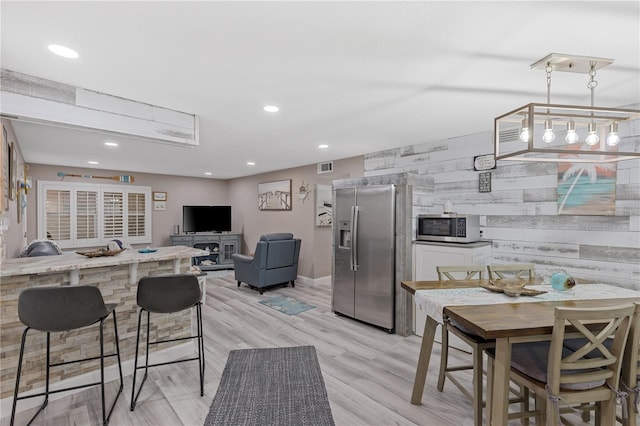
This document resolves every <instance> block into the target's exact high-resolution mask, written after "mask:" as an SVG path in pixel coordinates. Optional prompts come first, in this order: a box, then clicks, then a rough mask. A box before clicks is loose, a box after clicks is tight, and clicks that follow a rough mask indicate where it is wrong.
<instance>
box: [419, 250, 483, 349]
mask: <svg viewBox="0 0 640 426" xmlns="http://www.w3.org/2000/svg"><path fill="white" fill-rule="evenodd" d="M490 262H491V243H490V242H488V241H481V242H475V243H469V244H458V243H435V242H434V243H427V242H416V243H415V244H414V245H413V267H414V271H413V280H414V281H431V280H437V279H438V273H437V272H436V266H438V265H443V266H444V265H488V264H489V263H490ZM485 275H486V274H485ZM413 312H414V322H413V329H414V330H415V333H416V334H417V335H418V336H422V334H423V332H424V320H425V314H424V312H422V311H420V310H419V309H418V308H417V306H415V305H414V309H413ZM438 337H439V336H438ZM438 340H439V339H438ZM454 346H456V345H454Z"/></svg>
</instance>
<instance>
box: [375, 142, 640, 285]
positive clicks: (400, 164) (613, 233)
mask: <svg viewBox="0 0 640 426" xmlns="http://www.w3.org/2000/svg"><path fill="white" fill-rule="evenodd" d="M636 149H637V147H636ZM489 153H493V133H492V131H486V132H481V133H476V134H473V135H468V136H461V137H455V138H451V139H446V140H442V141H435V142H427V143H423V144H420V145H411V146H405V147H402V148H397V149H391V150H386V151H380V152H374V153H371V154H367V155H365V161H364V168H365V173H364V174H365V176H375V175H384V174H389V173H401V172H409V173H416V174H420V175H429V176H431V177H433V179H434V192H433V194H428V193H425V194H422V195H420V194H414V195H415V196H414V213H413V216H414V218H415V216H417V215H418V214H421V213H436V214H437V213H442V212H443V205H444V203H445V201H447V200H451V202H452V203H453V206H454V210H455V211H456V212H458V213H469V214H479V215H481V218H480V220H481V222H480V223H481V225H482V231H483V238H485V239H489V240H492V262H493V263H514V262H533V263H535V264H536V270H537V271H538V274H539V275H548V274H550V273H552V272H553V271H555V270H565V271H566V272H567V273H569V274H571V275H573V276H575V277H580V278H586V279H592V280H596V281H601V282H607V283H611V284H616V285H619V286H621V287H626V288H633V289H636V290H640V160H625V161H622V162H619V163H618V165H617V167H618V172H617V184H616V213H615V216H568V215H558V214H557V186H558V182H557V180H558V177H557V165H556V164H554V163H523V162H510V161H500V162H499V163H498V167H497V169H494V170H491V175H492V176H491V178H492V180H491V187H492V191H491V192H489V193H480V192H479V191H478V175H479V173H480V172H477V171H474V170H473V157H474V156H476V155H481V154H489ZM414 228H415V226H414Z"/></svg>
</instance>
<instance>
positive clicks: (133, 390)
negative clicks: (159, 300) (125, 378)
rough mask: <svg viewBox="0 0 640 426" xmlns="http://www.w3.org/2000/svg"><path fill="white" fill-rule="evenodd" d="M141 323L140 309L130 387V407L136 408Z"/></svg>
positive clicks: (131, 408)
mask: <svg viewBox="0 0 640 426" xmlns="http://www.w3.org/2000/svg"><path fill="white" fill-rule="evenodd" d="M141 321H142V309H140V312H138V333H137V334H136V356H135V358H133V384H132V385H131V407H130V410H131V411H133V410H134V409H135V408H136V398H135V396H136V373H137V372H138V348H139V347H140V322H141Z"/></svg>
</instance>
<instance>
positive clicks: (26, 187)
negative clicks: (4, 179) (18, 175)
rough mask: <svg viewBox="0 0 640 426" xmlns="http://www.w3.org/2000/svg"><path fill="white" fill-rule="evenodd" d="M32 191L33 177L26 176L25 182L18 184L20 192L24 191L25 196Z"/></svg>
mask: <svg viewBox="0 0 640 426" xmlns="http://www.w3.org/2000/svg"><path fill="white" fill-rule="evenodd" d="M30 189H31V176H26V177H25V179H24V180H21V181H19V182H18V190H22V191H24V193H25V195H28V194H29V190H30Z"/></svg>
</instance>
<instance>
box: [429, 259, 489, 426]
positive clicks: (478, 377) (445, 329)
mask: <svg viewBox="0 0 640 426" xmlns="http://www.w3.org/2000/svg"><path fill="white" fill-rule="evenodd" d="M436 271H437V273H438V280H439V281H460V280H470V279H475V278H479V279H483V278H484V272H485V266H483V265H464V266H437V267H436ZM449 332H451V333H453V334H454V335H455V336H457V337H458V338H459V339H460V340H462V341H463V342H464V343H466V344H467V345H469V346H470V347H471V357H472V363H471V364H465V365H457V366H452V367H450V366H449V365H448V363H449ZM495 344H496V342H495V340H484V339H483V338H481V337H479V336H475V335H473V334H472V333H469V332H467V331H465V330H464V329H463V328H461V327H460V326H459V325H457V324H455V323H452V322H451V321H450V320H449V319H448V318H446V317H445V318H444V321H443V323H442V349H441V352H440V372H439V374H438V390H439V391H440V392H442V390H443V389H444V382H445V379H446V378H448V379H449V380H450V381H451V383H453V384H454V385H455V386H456V387H457V388H458V389H460V392H462V394H463V395H465V397H467V398H468V399H469V400H470V401H471V402H472V404H473V417H474V424H475V425H476V426H478V425H481V424H482V408H483V402H482V388H483V386H482V378H483V353H484V350H485V349H487V348H492V347H495ZM463 370H473V379H472V381H473V391H472V392H471V393H470V392H469V390H468V389H467V388H468V386H465V385H464V384H462V383H460V382H459V381H458V379H457V378H456V377H455V376H454V375H453V374H451V373H453V372H456V371H463Z"/></svg>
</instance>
